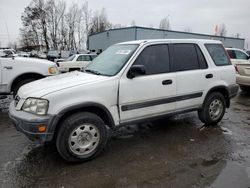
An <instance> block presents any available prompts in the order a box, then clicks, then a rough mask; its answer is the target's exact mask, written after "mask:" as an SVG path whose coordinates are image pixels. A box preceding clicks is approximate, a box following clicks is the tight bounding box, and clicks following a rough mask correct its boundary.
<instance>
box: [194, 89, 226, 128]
mask: <svg viewBox="0 0 250 188" xmlns="http://www.w3.org/2000/svg"><path fill="white" fill-rule="evenodd" d="M225 111H226V100H225V97H224V96H223V95H222V94H221V93H219V92H214V93H211V94H210V95H209V96H208V97H207V98H206V99H205V102H204V104H203V107H202V109H201V110H199V111H198V115H199V118H200V120H201V121H202V122H203V123H205V124H206V125H216V124H217V123H218V122H220V121H221V119H222V118H223V116H224V114H225Z"/></svg>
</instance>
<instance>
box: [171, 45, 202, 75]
mask: <svg viewBox="0 0 250 188" xmlns="http://www.w3.org/2000/svg"><path fill="white" fill-rule="evenodd" d="M200 53H201V52H200ZM174 56H175V61H174V66H175V70H176V71H186V70H195V69H200V65H199V61H198V55H197V53H196V47H195V45H194V44H174ZM200 58H201V59H202V57H201V54H200ZM203 58H204V57H203ZM202 61H204V60H202Z"/></svg>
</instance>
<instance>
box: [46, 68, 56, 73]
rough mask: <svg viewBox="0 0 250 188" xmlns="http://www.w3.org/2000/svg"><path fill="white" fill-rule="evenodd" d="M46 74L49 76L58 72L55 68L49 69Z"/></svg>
mask: <svg viewBox="0 0 250 188" xmlns="http://www.w3.org/2000/svg"><path fill="white" fill-rule="evenodd" d="M48 72H49V73H50V74H56V73H57V72H58V70H57V67H49V69H48Z"/></svg>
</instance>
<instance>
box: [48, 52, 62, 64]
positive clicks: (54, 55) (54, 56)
mask: <svg viewBox="0 0 250 188" xmlns="http://www.w3.org/2000/svg"><path fill="white" fill-rule="evenodd" d="M60 57H61V56H60V53H59V52H58V51H56V50H50V51H48V53H47V59H48V60H49V61H54V60H55V59H59V58H60Z"/></svg>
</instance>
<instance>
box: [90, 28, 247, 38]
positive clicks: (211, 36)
mask: <svg viewBox="0 0 250 188" xmlns="http://www.w3.org/2000/svg"><path fill="white" fill-rule="evenodd" d="M124 29H148V30H155V31H167V32H173V33H182V34H191V35H200V36H206V37H210V38H213V37H217V38H227V39H238V40H245V39H243V38H235V37H224V36H218V35H208V34H201V33H191V32H184V31H175V30H166V29H156V28H150V27H139V26H132V27H122V28H116V29H109V30H105V31H102V32H97V33H93V34H90V35H89V37H90V36H93V35H98V34H100V33H104V32H108V31H117V30H124Z"/></svg>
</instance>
